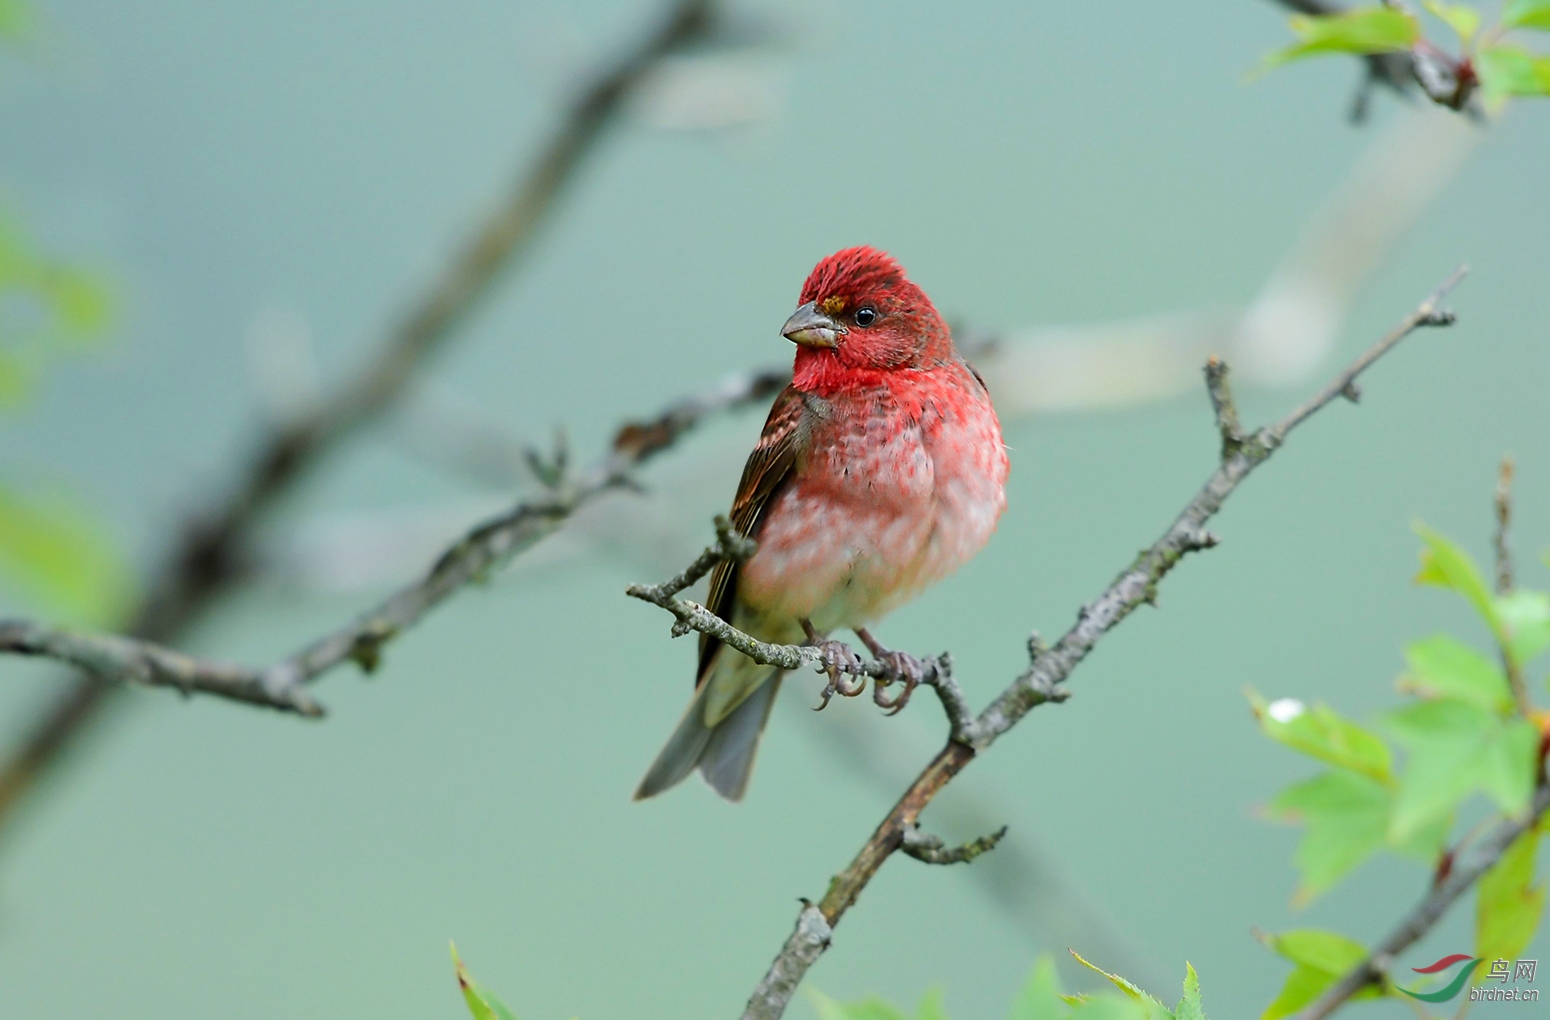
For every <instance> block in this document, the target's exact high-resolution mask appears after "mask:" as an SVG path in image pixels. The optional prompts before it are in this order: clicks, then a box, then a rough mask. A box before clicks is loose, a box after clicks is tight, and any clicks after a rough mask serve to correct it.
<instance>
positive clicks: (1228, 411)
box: [1206, 357, 1243, 460]
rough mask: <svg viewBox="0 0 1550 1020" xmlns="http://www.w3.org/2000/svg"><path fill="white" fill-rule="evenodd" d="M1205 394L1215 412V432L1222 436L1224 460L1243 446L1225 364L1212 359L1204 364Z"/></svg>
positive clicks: (1240, 427)
mask: <svg viewBox="0 0 1550 1020" xmlns="http://www.w3.org/2000/svg"><path fill="white" fill-rule="evenodd" d="M1206 393H1207V394H1208V395H1209V396H1210V398H1211V409H1212V410H1213V411H1214V412H1216V430H1217V431H1218V432H1220V433H1221V434H1222V459H1223V460H1226V459H1227V458H1229V457H1231V456H1232V455H1233V454H1235V453H1237V452H1238V450H1239V448H1240V447H1242V446H1243V426H1242V424H1240V423H1239V421H1238V405H1237V404H1235V403H1233V399H1232V383H1231V382H1230V381H1229V380H1228V372H1227V362H1225V361H1223V360H1222V359H1221V358H1216V357H1213V358H1211V359H1210V360H1209V361H1207V362H1206Z"/></svg>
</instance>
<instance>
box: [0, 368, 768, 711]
mask: <svg viewBox="0 0 1550 1020" xmlns="http://www.w3.org/2000/svg"><path fill="white" fill-rule="evenodd" d="M780 385H783V377H782V376H781V375H780V373H769V372H753V373H743V374H739V375H734V376H730V377H728V378H726V379H724V380H722V381H721V382H720V383H718V384H717V385H716V386H715V387H713V388H711V389H709V390H707V391H706V392H704V393H699V394H695V395H693V396H690V397H686V398H684V399H682V400H679V401H677V402H675V403H674V404H672V405H671V406H669V407H668V408H667V409H666V410H665V411H663V412H662V413H660V414H659V415H657V416H656V417H655V418H652V419H649V420H647V421H645V422H630V423H627V424H625V425H624V426H622V427H621V428H620V429H619V430H618V432H617V434H616V436H615V439H614V442H613V445H612V447H611V448H610V449H609V451H608V452H607V453H606V454H605V455H604V456H603V457H602V458H600V459H599V461H598V462H597V463H596V464H595V465H594V466H593V467H591V468H590V469H588V470H587V471H586V472H584V473H583V474H581V475H580V476H579V477H577V478H569V477H567V476H566V475H565V474H564V473H563V471H562V470H559V469H556V468H551V467H548V466H545V472H544V473H545V474H547V475H548V477H549V481H550V482H551V483H552V485H551V487H550V489H549V491H548V492H547V493H546V494H545V495H544V496H542V497H540V498H537V499H532V500H524V501H523V502H520V503H518V504H517V505H516V506H515V507H513V508H512V509H511V510H509V511H507V512H506V513H504V514H501V515H500V516H498V517H495V518H492V519H491V520H488V521H485V522H484V523H482V524H480V525H478V526H477V527H475V528H473V529H472V530H470V531H469V532H468V533H467V534H465V535H464V536H463V537H462V538H460V539H458V541H457V542H455V543H454V544H453V545H452V546H450V547H449V548H448V549H447V550H446V551H445V552H443V553H442V554H441V555H440V556H438V557H437V558H436V561H435V563H433V564H432V565H431V567H430V569H429V570H427V571H426V573H425V574H424V575H423V576H422V577H420V578H418V579H417V580H415V581H413V582H412V583H410V584H408V585H405V586H404V587H403V588H400V589H399V590H398V591H396V592H394V593H393V594H392V595H390V596H388V597H387V598H386V599H384V600H383V601H382V602H381V603H379V604H378V605H377V606H375V607H373V608H372V609H371V610H369V611H367V612H366V613H363V614H361V615H360V616H358V617H356V618H355V619H354V620H351V621H350V622H349V623H347V624H345V625H344V626H342V627H339V628H338V629H336V630H334V631H332V632H330V633H328V634H326V635H324V636H323V637H321V638H318V639H317V640H316V641H313V642H312V643H311V644H309V645H307V646H306V647H305V648H302V649H301V650H300V651H298V652H296V653H295V654H293V655H291V656H288V657H287V658H284V659H281V660H280V661H278V662H276V663H274V664H272V665H270V666H267V667H260V668H254V667H249V666H242V665H237V664H232V663H226V662H219V661H215V660H209V659H201V658H196V657H194V656H191V655H186V654H184V653H182V652H179V651H176V650H174V649H171V648H167V647H164V646H162V645H159V644H156V643H155V642H152V641H147V640H143V639H136V638H132V637H122V636H119V635H116V634H90V633H85V632H81V631H75V630H68V629H65V628H59V627H48V626H44V625H41V624H36V623H31V622H28V621H24V620H8V621H0V653H7V652H9V653H12V654H18V655H37V656H45V657H48V658H53V659H58V660H60V661H62V662H67V663H70V664H71V665H74V666H77V667H79V668H81V669H84V670H85V671H86V672H87V673H89V674H91V675H92V676H93V677H94V678H95V679H96V680H97V681H98V682H108V683H116V682H122V681H132V682H138V683H143V684H148V685H151V686H156V687H173V688H177V689H178V690H181V691H183V692H184V693H185V694H191V693H196V692H197V693H202V694H212V695H216V696H218V697H223V698H228V699H231V700H234V701H244V702H248V703H250V704H255V705H263V706H266V707H269V708H275V709H279V710H281V711H287V712H295V713H298V714H300V715H306V716H320V715H322V714H323V707H322V706H321V705H319V704H318V703H317V702H316V701H315V700H313V698H312V697H311V696H310V695H308V694H307V693H306V691H305V689H304V685H305V684H309V683H311V682H312V681H314V680H316V679H318V678H319V677H321V676H322V675H323V674H324V673H327V672H328V671H330V670H332V669H334V668H335V667H337V666H340V665H343V664H344V663H346V662H354V663H356V664H357V665H359V666H360V667H361V668H362V669H364V670H366V671H367V672H371V671H372V670H374V669H375V668H376V667H377V664H378V662H379V660H380V658H381V649H382V646H383V645H384V644H386V643H387V642H389V641H391V640H393V639H394V638H395V637H397V636H398V635H399V634H401V633H403V632H404V631H405V630H407V629H408V628H410V627H412V626H414V625H415V624H416V623H418V622H419V621H420V620H421V619H422V618H423V617H424V616H425V615H426V614H427V613H429V612H430V611H431V610H432V609H434V608H435V607H436V606H438V605H440V604H441V603H442V602H444V601H446V600H447V599H448V598H450V597H451V596H452V595H454V594H456V593H457V592H458V591H460V590H462V589H463V588H464V587H466V586H468V585H469V584H472V583H474V582H476V581H479V580H481V579H484V578H487V577H489V576H490V575H491V574H492V573H493V572H494V571H496V570H497V569H499V568H500V567H501V566H503V565H504V564H506V563H507V562H509V561H510V560H511V559H512V557H514V556H517V555H519V554H520V553H522V552H524V551H526V550H527V549H529V548H531V547H532V546H533V545H535V544H537V543H538V541H539V540H540V539H542V538H544V537H545V536H546V535H549V534H551V533H552V532H554V531H555V530H556V529H558V528H559V527H560V526H561V525H562V524H564V523H565V521H566V520H567V519H568V518H569V517H570V516H571V515H572V514H573V513H575V512H576V511H577V510H578V509H580V508H581V507H582V506H583V505H585V504H586V503H588V502H590V501H591V500H593V499H595V498H596V497H598V496H600V495H602V494H603V493H605V492H608V491H610V490H612V489H614V488H617V487H618V486H620V485H624V484H627V483H628V479H629V472H630V471H631V470H632V469H633V468H635V467H638V466H639V465H640V464H642V463H644V462H645V461H647V460H649V459H651V458H652V457H655V456H656V455H657V454H659V453H662V452H663V451H665V450H668V449H670V448H671V447H672V446H673V445H674V444H675V443H677V442H678V440H679V439H681V438H682V437H683V436H684V435H685V434H686V433H688V432H689V431H691V430H692V429H694V428H695V427H697V426H698V425H699V424H700V423H701V422H703V421H705V419H707V418H709V417H712V416H714V415H717V414H723V413H726V412H730V411H735V410H738V409H740V408H743V407H746V406H748V405H749V404H753V403H758V402H760V401H762V400H764V399H766V398H768V397H769V395H770V393H771V392H772V390H773V389H778V388H779V386H780ZM645 435H649V436H650V441H649V442H643V441H642V439H641V437H642V436H645ZM558 460H559V458H558V457H556V462H558ZM718 533H719V534H720V544H718V545H717V546H715V547H713V548H712V550H707V552H706V555H705V556H702V557H701V558H700V560H696V561H695V564H694V565H693V566H691V567H690V569H689V570H688V571H685V573H684V574H683V575H680V576H679V577H678V578H674V579H673V580H672V581H669V582H667V584H665V585H662V586H660V587H662V588H664V589H665V588H667V587H668V586H670V585H672V584H674V583H677V584H678V587H677V588H674V589H672V590H673V591H674V592H676V591H681V590H682V589H683V588H687V587H688V586H689V585H691V584H693V583H694V582H695V581H696V580H698V579H699V578H700V577H702V576H704V574H706V573H708V572H709V571H710V570H711V568H713V567H714V566H715V564H716V561H717V560H719V559H720V558H721V556H722V555H725V554H727V551H728V550H730V551H731V553H732V554H734V555H735V554H739V553H742V554H747V553H748V552H749V551H750V550H751V543H748V545H747V547H745V546H744V545H743V544H742V543H745V542H746V540H745V539H741V538H739V537H738V536H736V535H735V534H733V533H732V531H731V525H730V524H727V523H726V522H724V521H723V522H721V527H719V528H718ZM707 557H709V559H708V560H707ZM691 575H692V576H691Z"/></svg>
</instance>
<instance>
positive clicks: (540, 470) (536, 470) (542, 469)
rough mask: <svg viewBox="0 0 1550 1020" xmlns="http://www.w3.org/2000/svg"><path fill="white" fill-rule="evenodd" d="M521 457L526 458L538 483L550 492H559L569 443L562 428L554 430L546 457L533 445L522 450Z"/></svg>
mask: <svg viewBox="0 0 1550 1020" xmlns="http://www.w3.org/2000/svg"><path fill="white" fill-rule="evenodd" d="M523 457H524V458H525V459H526V460H527V467H528V470H529V471H531V472H533V477H534V478H536V479H538V483H539V484H540V485H542V486H543V487H544V488H546V489H548V490H549V491H550V492H559V491H560V490H561V489H563V488H564V487H565V482H566V472H567V470H568V468H569V461H570V443H569V441H568V440H567V439H566V437H565V430H564V429H563V428H556V429H555V430H554V445H553V447H551V450H550V453H549V455H548V456H547V457H546V456H545V455H544V454H542V453H540V452H539V451H538V448H537V447H534V446H529V447H528V448H527V449H526V450H524V451H523Z"/></svg>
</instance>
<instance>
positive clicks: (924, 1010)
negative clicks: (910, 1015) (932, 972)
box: [915, 988, 947, 1020]
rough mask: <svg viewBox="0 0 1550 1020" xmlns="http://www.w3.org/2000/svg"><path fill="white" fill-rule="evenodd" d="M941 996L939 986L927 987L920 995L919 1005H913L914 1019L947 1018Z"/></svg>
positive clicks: (936, 1019)
mask: <svg viewBox="0 0 1550 1020" xmlns="http://www.w3.org/2000/svg"><path fill="white" fill-rule="evenodd" d="M942 996H943V992H942V989H940V988H930V989H927V990H926V994H925V995H922V996H921V997H920V1005H918V1006H916V1007H915V1020H947V1007H946V1006H945V1005H944V1004H943V1001H942Z"/></svg>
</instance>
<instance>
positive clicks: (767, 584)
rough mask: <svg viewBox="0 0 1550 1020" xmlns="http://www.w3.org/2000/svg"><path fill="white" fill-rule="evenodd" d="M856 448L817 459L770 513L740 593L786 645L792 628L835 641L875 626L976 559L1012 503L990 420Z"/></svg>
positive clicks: (870, 439)
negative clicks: (830, 635)
mask: <svg viewBox="0 0 1550 1020" xmlns="http://www.w3.org/2000/svg"><path fill="white" fill-rule="evenodd" d="M987 432H992V433H994V439H993V441H991V442H985V440H986V439H988V438H990V437H989V436H988V435H987V434H986V433H987ZM854 438H855V440H856V441H855V442H854V443H852V442H849V441H848V440H849V439H850V437H842V438H841V439H840V441H839V442H837V443H836V444H835V445H834V447H833V449H832V453H831V452H829V451H825V453H824V454H820V455H818V456H816V457H814V458H813V460H812V461H811V462H810V463H809V464H808V465H807V468H808V470H806V471H804V472H803V473H802V475H800V476H799V477H797V478H795V479H793V480H792V483H791V484H790V485H789V486H788V487H787V488H786V490H785V491H784V492H783V493H781V495H780V496H779V497H777V500H776V503H775V505H773V506H771V507H770V508H769V510H768V511H767V513H766V514H765V522H766V523H765V526H764V527H763V528H762V529H760V533H759V550H758V552H757V553H756V554H755V556H754V558H753V559H752V560H750V561H749V562H748V563H747V564H745V565H744V567H743V569H742V576H741V579H740V581H739V586H738V592H739V597H740V600H741V601H742V602H743V603H744V605H745V606H746V607H747V608H748V609H750V610H752V611H753V615H754V616H755V617H757V618H761V619H762V621H763V622H764V623H765V628H768V629H769V630H770V631H771V634H770V638H769V639H774V640H783V639H789V633H790V627H791V621H793V620H800V619H808V620H811V621H812V623H813V625H814V626H815V627H816V628H817V629H819V630H820V631H830V630H834V629H837V628H841V627H857V626H867V625H868V624H870V623H872V622H874V621H876V620H878V619H880V618H881V617H882V616H884V615H885V614H887V613H888V612H889V611H891V610H893V609H895V608H897V607H898V606H900V605H902V604H903V603H905V602H908V601H909V600H910V599H912V598H914V597H915V596H916V595H918V594H919V593H920V592H921V591H922V590H923V589H924V588H926V587H928V586H929V585H931V584H933V583H935V582H937V581H939V580H941V579H942V578H944V577H946V576H947V575H948V574H950V573H952V572H953V571H954V570H956V569H957V568H958V567H959V566H961V565H962V564H963V563H964V562H965V561H967V560H968V559H969V558H970V557H972V556H973V555H974V554H975V553H977V552H978V551H979V550H980V549H981V548H982V547H983V546H984V545H985V543H986V541H988V540H989V538H990V534H991V532H992V531H993V530H994V529H995V525H996V520H997V518H998V517H1000V515H1001V510H1002V509H1003V507H1004V506H1005V505H1006V499H1005V494H1004V491H1003V486H1004V484H1005V481H1006V457H1005V453H1004V450H1003V448H1002V446H1001V442H1000V434H999V429H998V428H997V427H996V425H995V421H994V418H989V420H988V421H978V420H972V419H971V420H970V421H961V420H960V421H957V422H953V423H951V424H945V425H944V427H943V428H942V429H940V430H937V431H936V432H935V433H934V434H933V435H931V436H929V437H922V436H921V434H920V433H919V432H918V431H914V430H908V429H906V430H899V431H898V432H896V433H895V434H894V435H892V436H891V437H888V438H886V439H884V440H882V441H881V442H879V439H880V437H879V436H878V435H877V433H876V432H875V431H873V432H872V434H871V435H869V436H865V437H863V436H859V435H858V436H856V437H854ZM863 449H864V450H865V452H864V453H863V452H862V450H863ZM971 451H989V452H988V453H984V452H981V453H979V454H978V455H977V454H976V453H974V452H971ZM765 628H761V629H765ZM775 631H779V632H780V633H779V636H777V635H776V634H775V633H774V632H775Z"/></svg>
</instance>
